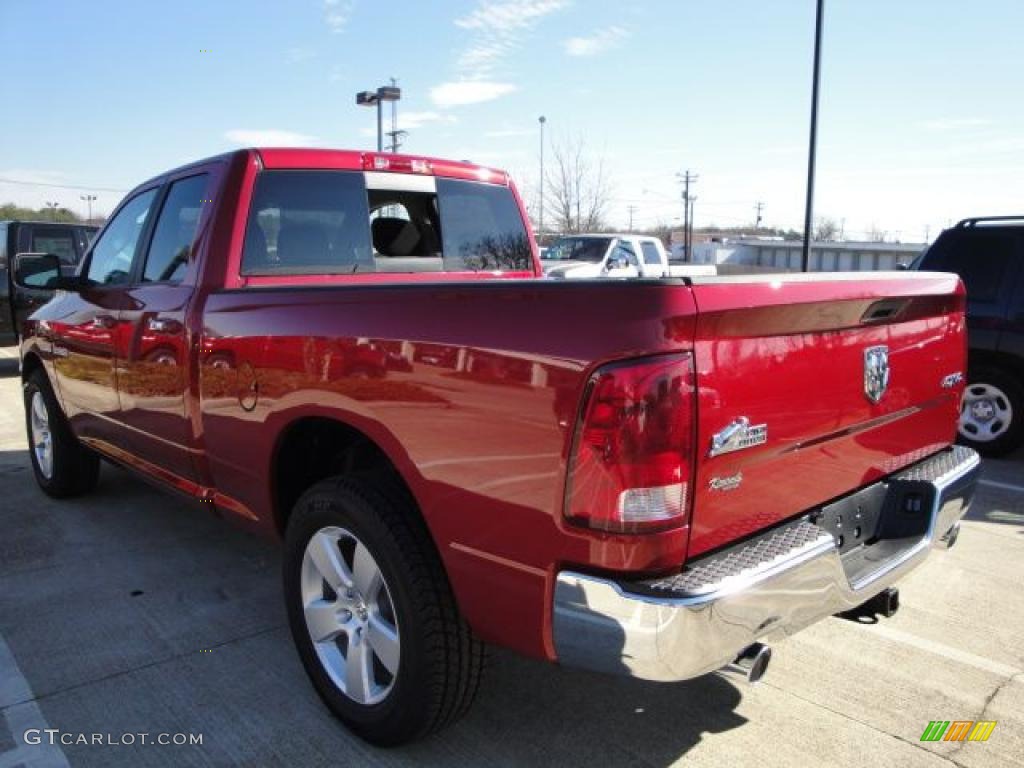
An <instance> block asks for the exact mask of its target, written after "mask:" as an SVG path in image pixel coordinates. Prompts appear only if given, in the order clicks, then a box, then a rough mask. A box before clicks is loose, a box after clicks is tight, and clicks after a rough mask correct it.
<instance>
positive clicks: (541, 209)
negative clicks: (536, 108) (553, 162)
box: [537, 115, 548, 237]
mask: <svg viewBox="0 0 1024 768" xmlns="http://www.w3.org/2000/svg"><path fill="white" fill-rule="evenodd" d="M547 121H548V119H547V118H546V117H544V115H541V116H540V117H538V118H537V122H538V123H540V226H539V227H538V230H539V234H540V236H541V237H544V123H546V122H547Z"/></svg>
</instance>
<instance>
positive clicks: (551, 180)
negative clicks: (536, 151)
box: [544, 136, 610, 233]
mask: <svg viewBox="0 0 1024 768" xmlns="http://www.w3.org/2000/svg"><path fill="white" fill-rule="evenodd" d="M551 155H552V158H551V168H550V170H548V171H546V172H545V174H544V175H545V177H546V178H545V179H544V182H545V185H546V186H545V192H546V194H545V196H544V213H545V216H547V217H548V221H550V222H551V223H550V225H549V227H551V228H553V229H556V230H559V231H561V232H565V233H578V232H599V231H601V230H602V229H604V228H605V226H604V217H605V209H606V208H607V207H608V201H609V197H610V187H609V183H608V177H607V175H606V173H605V168H604V160H603V159H601V158H597V159H596V160H594V159H592V158H591V157H590V155H589V154H588V153H587V148H586V142H585V141H584V140H583V137H582V136H577V137H576V138H564V139H561V140H559V141H557V142H552V151H551Z"/></svg>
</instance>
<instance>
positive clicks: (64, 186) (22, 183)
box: [0, 179, 128, 192]
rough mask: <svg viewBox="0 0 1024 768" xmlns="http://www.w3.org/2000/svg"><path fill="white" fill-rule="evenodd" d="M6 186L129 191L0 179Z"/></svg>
mask: <svg viewBox="0 0 1024 768" xmlns="http://www.w3.org/2000/svg"><path fill="white" fill-rule="evenodd" d="M0 182H2V183H4V184H20V185H22V186H26V187H54V188H56V189H84V190H86V191H89V192H127V191H128V190H127V189H113V188H111V187H83V186H76V185H74V184H47V183H46V182H42V181H22V180H20V179H0Z"/></svg>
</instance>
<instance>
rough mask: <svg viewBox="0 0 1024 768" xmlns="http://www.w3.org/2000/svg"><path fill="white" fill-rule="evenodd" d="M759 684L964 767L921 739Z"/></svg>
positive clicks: (770, 686) (798, 695)
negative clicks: (913, 738)
mask: <svg viewBox="0 0 1024 768" xmlns="http://www.w3.org/2000/svg"><path fill="white" fill-rule="evenodd" d="M759 685H764V686H765V687H767V688H773V689H774V690H776V691H778V692H779V693H782V694H785V695H786V696H792V697H793V698H794V699H799V700H800V701H802V702H804V703H806V704H810V705H811V706H814V707H820V708H821V709H824V710H825V711H826V712H831V713H832V714H833V715H838V716H839V717H841V718H843V719H844V720H849V721H851V722H854V723H857V724H858V725H863V726H864V727H865V728H870V729H871V730H872V731H874V732H875V733H880V734H882V735H884V736H888V737H889V738H892V739H896V741H901V742H903V743H904V744H908V745H909V746H911V747H914V748H915V749H919V750H921V751H922V752H925V753H927V754H928V755H931V756H933V757H937V758H939V759H942V760H946V761H948V762H950V763H952V764H953V765H955V766H957V767H958V768H964V766H963V764H962V763H960V762H958V761H956V760H954V759H952V758H951V757H949V756H948V755H942V754H938V753H937V752H932V751H931V750H929V749H926V748H925V747H923V746H921V743H920V742H919V741H911V740H910V739H906V738H904V737H902V736H900V735H898V734H895V733H890V732H889V731H886V730H884V729H882V728H879V727H878V726H876V725H873V724H871V723H869V722H867V721H865V720H861V719H860V718H859V717H854V716H853V715H851V714H849V713H847V712H842V711H840V710H838V709H834V708H832V707H830V706H828V705H827V704H822V703H821V702H820V701H815V700H814V699H809V698H807V697H806V696H801V695H800V694H798V693H794V692H793V691H788V690H786V689H785V688H780V687H779V686H777V685H772V684H771V683H770V682H767V681H765V680H761V682H760V683H759Z"/></svg>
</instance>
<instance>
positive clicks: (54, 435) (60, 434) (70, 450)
mask: <svg viewBox="0 0 1024 768" xmlns="http://www.w3.org/2000/svg"><path fill="white" fill-rule="evenodd" d="M24 395H25V427H26V431H27V432H28V444H29V445H28V447H29V457H30V459H31V461H32V471H33V473H34V474H35V476H36V482H37V483H38V484H39V487H40V488H42V489H43V491H44V492H45V493H46V494H47V495H49V496H52V497H54V498H56V499H63V498H67V497H69V496H78V495H81V494H83V493H88V492H89V491H91V490H92V489H93V488H95V487H96V481H97V480H98V479H99V475H100V460H99V456H97V455H96V454H95V453H93V452H92V451H90V450H89V449H88V448H86V447H85V446H84V445H82V444H81V443H80V442H79V441H78V438H76V437H75V436H74V434H73V433H72V432H71V427H70V426H69V425H68V422H67V419H66V418H64V413H63V412H62V411H61V409H60V404H59V403H58V402H57V398H56V397H55V396H54V394H53V389H52V388H51V387H50V381H49V379H48V378H47V377H46V374H45V373H44V372H43V371H41V370H37V371H34V372H33V373H32V374H31V375H30V376H29V377H28V380H27V381H26V382H25V386H24Z"/></svg>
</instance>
